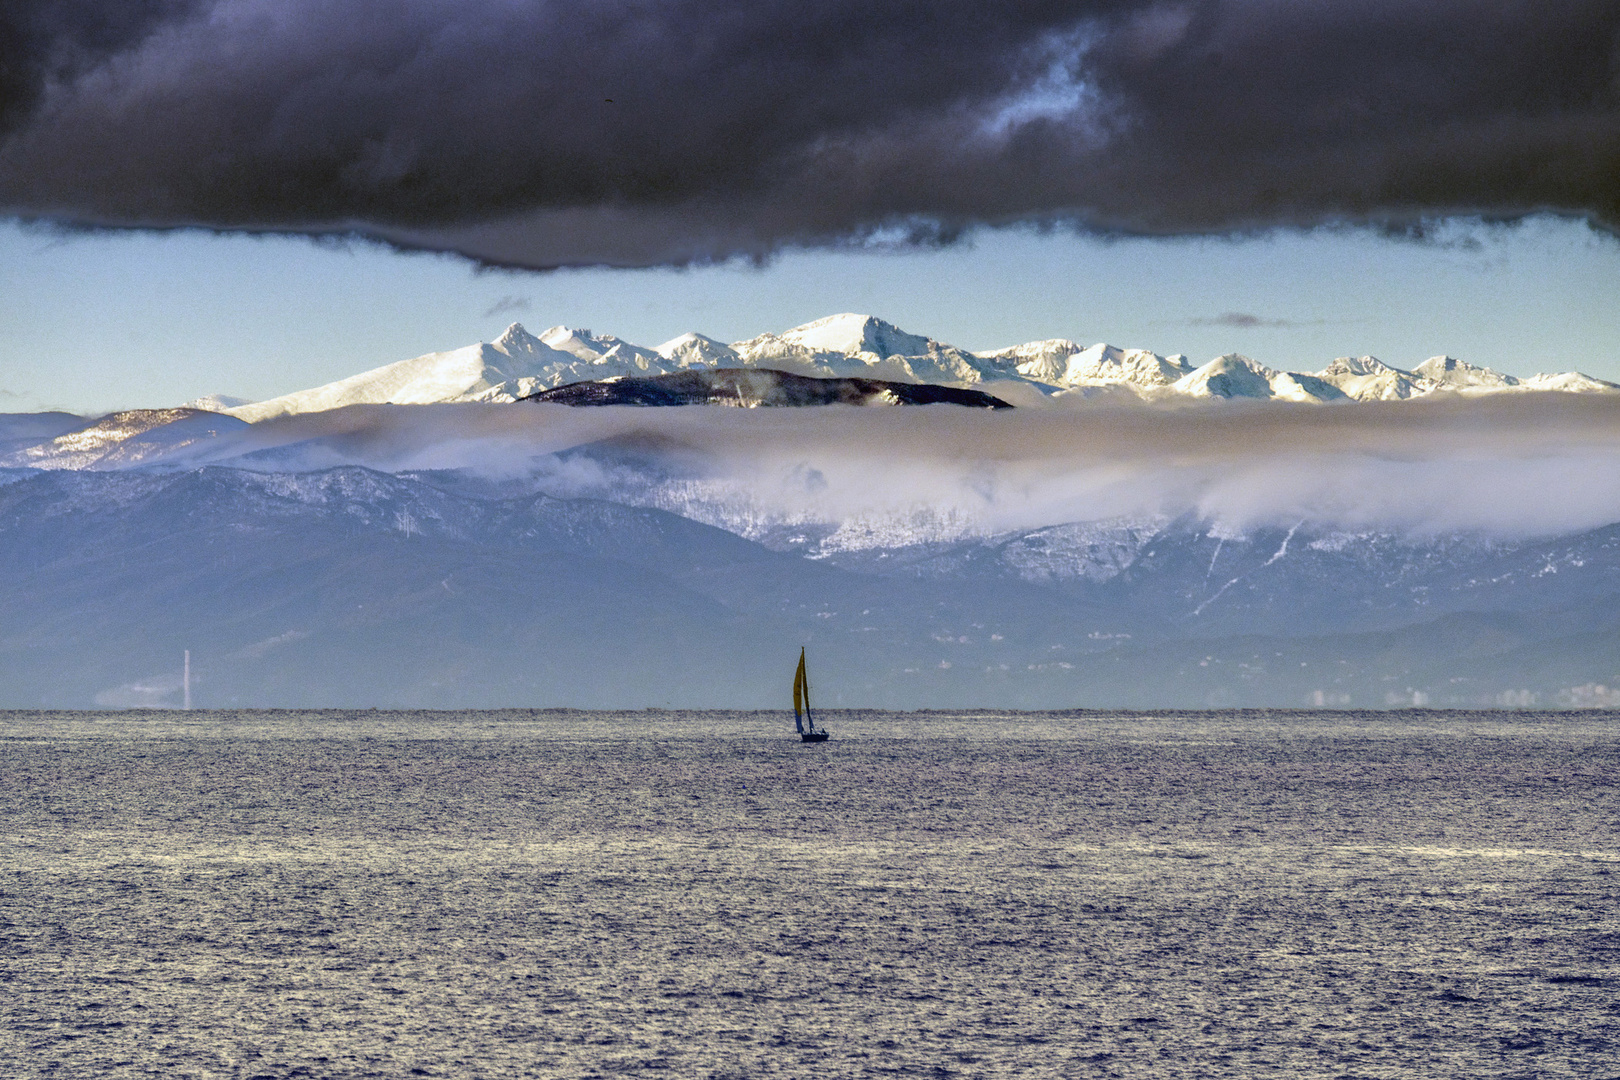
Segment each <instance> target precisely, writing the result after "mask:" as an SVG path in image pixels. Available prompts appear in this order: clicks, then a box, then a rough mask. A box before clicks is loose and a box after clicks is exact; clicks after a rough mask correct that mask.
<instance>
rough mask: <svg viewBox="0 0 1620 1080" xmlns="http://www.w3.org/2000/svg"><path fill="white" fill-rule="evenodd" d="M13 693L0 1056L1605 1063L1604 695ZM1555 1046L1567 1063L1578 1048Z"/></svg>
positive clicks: (1393, 1066) (164, 1063)
mask: <svg viewBox="0 0 1620 1080" xmlns="http://www.w3.org/2000/svg"><path fill="white" fill-rule="evenodd" d="M822 721H823V723H825V724H826V726H828V727H829V728H830V729H832V731H833V733H834V735H833V741H832V742H830V743H827V744H824V745H821V746H817V747H815V748H813V749H810V748H802V747H800V746H799V744H798V743H797V742H796V741H794V740H792V738H791V730H792V718H791V716H787V715H784V714H783V713H782V712H771V713H712V712H711V713H701V712H700V713H670V712H663V711H658V710H649V711H645V712H637V713H618V714H586V713H572V712H567V711H553V712H513V711H505V712H495V713H389V712H376V711H365V712H357V713H339V712H317V713H298V712H291V713H288V712H279V713H278V712H270V713H255V712H224V713H178V712H145V713H133V714H107V713H100V714H74V713H10V714H7V715H5V716H4V717H3V718H0V725H3V733H4V736H5V738H6V742H7V745H8V747H9V749H8V751H7V764H6V784H5V786H4V794H3V795H0V800H3V804H4V812H5V815H6V818H7V820H8V821H10V822H12V823H13V828H12V829H11V830H10V831H9V832H8V836H7V838H6V840H5V841H4V861H5V864H6V866H7V873H6V884H5V889H6V893H7V895H8V898H9V899H8V905H7V906H8V910H9V915H8V919H7V925H6V928H5V934H4V940H5V945H6V952H7V956H8V961H7V967H8V969H9V972H10V979H11V983H10V985H11V987H12V990H11V992H9V993H8V994H7V995H6V1003H5V1004H4V1005H3V1006H0V1015H3V1017H4V1019H5V1023H4V1024H3V1025H0V1050H3V1052H4V1054H5V1057H6V1060H7V1061H8V1062H10V1063H11V1067H12V1068H13V1069H17V1070H20V1073H21V1074H25V1075H46V1074H48V1073H49V1072H50V1071H51V1070H52V1069H55V1070H64V1069H65V1070H67V1071H70V1072H74V1073H76V1074H92V1073H94V1074H100V1075H106V1074H117V1075H124V1076H174V1075H197V1076H240V1077H248V1076H278V1077H279V1076H321V1077H364V1076H405V1075H424V1076H467V1075H489V1074H497V1073H498V1074H500V1075H509V1076H558V1075H571V1076H594V1075H609V1074H612V1075H621V1076H623V1075H670V1074H672V1073H673V1074H679V1075H685V1076H711V1077H742V1076H749V1077H768V1076H781V1077H792V1076H806V1075H812V1076H852V1077H855V1076H881V1075H896V1074H898V1075H930V1076H960V1077H973V1076H1006V1077H1011V1076H1069V1077H1086V1076H1095V1077H1105V1076H1130V1077H1138V1076H1139V1077H1193V1076H1213V1077H1233V1078H1237V1077H1247V1076H1253V1075H1256V1074H1257V1073H1260V1072H1277V1073H1279V1074H1287V1075H1315V1074H1321V1073H1327V1072H1333V1073H1337V1072H1353V1073H1355V1074H1357V1075H1364V1076H1396V1075H1410V1074H1411V1073H1413V1072H1414V1071H1417V1072H1425V1073H1432V1074H1436V1075H1448V1076H1479V1077H1487V1076H1492V1077H1494V1076H1503V1077H1506V1076H1520V1075H1537V1076H1544V1077H1576V1076H1593V1075H1600V1076H1601V1075H1607V1073H1605V1072H1603V1063H1611V1064H1612V1063H1613V1062H1614V1061H1616V1060H1617V1056H1620V1055H1617V1052H1616V1045H1617V1044H1616V1040H1617V1038H1620V1028H1617V1026H1616V1021H1615V1017H1614V1010H1613V1007H1612V1000H1611V999H1612V987H1613V985H1614V983H1615V981H1616V980H1617V979H1620V970H1617V968H1616V963H1615V957H1614V943H1615V936H1616V932H1617V927H1616V925H1615V922H1614V919H1613V916H1612V911H1613V904H1612V898H1613V888H1614V887H1613V874H1614V873H1615V872H1616V870H1617V868H1620V848H1617V847H1616V845H1615V843H1614V831H1613V828H1612V825H1613V820H1614V818H1615V815H1616V813H1617V811H1620V806H1617V805H1616V801H1615V799H1616V793H1615V786H1614V783H1613V774H1614V772H1615V769H1616V767H1617V766H1620V760H1617V756H1616V745H1615V739H1614V723H1615V717H1614V716H1613V715H1612V714H1607V713H1605V714H1595V713H1594V714H1585V715H1578V716H1570V715H1558V716H1549V715H1537V714H1478V713H1473V714H1469V713H1443V712H1442V713H1435V712H1427V713H1388V714H1355V713H1344V712H1337V713H1318V714H1299V713H1294V714H1282V713H1269V714H1255V713H1248V714H1245V713H1197V714H1190V715H1177V714H1146V715H1118V714H1115V715H1109V714H1099V713H1091V714H1076V713H1066V714H1045V715H1030V714H1024V715H1008V714H985V713H970V714H964V713H911V714H884V713H871V712H856V711H848V710H833V711H828V712H825V713H823V715H822ZM1594 1070H1595V1071H1594Z"/></svg>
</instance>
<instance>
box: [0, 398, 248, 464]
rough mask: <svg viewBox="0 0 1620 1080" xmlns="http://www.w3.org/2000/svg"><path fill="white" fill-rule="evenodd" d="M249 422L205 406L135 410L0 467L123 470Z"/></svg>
mask: <svg viewBox="0 0 1620 1080" xmlns="http://www.w3.org/2000/svg"><path fill="white" fill-rule="evenodd" d="M247 426H248V425H247V423H246V422H245V421H243V420H240V419H238V418H236V417H233V416H226V415H224V414H222V413H217V412H209V411H207V410H204V409H131V410H129V411H128V412H119V413H113V414H112V415H110V416H104V417H102V418H101V419H100V420H97V421H94V422H90V423H85V424H84V425H83V426H81V427H79V428H78V429H77V430H74V431H69V432H67V433H65V434H62V435H58V436H57V437H56V438H54V439H50V440H48V441H43V442H38V443H34V444H31V445H27V446H24V447H22V448H21V449H16V450H13V451H11V452H10V453H8V454H4V455H0V466H5V467H8V468H35V469H123V468H128V467H130V466H133V465H141V464H144V463H145V462H147V461H150V460H154V459H156V458H158V457H161V456H162V455H164V454H168V453H172V452H174V451H176V450H179V449H182V448H185V447H190V446H195V445H197V444H198V443H202V442H207V441H210V440H213V439H217V438H219V437H220V436H221V435H222V434H229V433H230V432H231V431H233V430H239V429H242V428H245V427H247Z"/></svg>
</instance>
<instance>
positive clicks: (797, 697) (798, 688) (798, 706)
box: [793, 647, 810, 731]
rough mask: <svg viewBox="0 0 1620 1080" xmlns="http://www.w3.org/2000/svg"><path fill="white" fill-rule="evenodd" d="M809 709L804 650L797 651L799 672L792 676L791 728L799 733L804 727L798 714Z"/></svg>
mask: <svg viewBox="0 0 1620 1080" xmlns="http://www.w3.org/2000/svg"><path fill="white" fill-rule="evenodd" d="M809 707H810V683H809V681H808V680H807V679H806V678H805V677H804V649H803V648H802V647H801V648H800V649H799V670H798V671H796V672H794V674H793V726H794V727H796V728H798V729H799V730H800V731H803V730H804V725H803V724H802V723H801V722H800V720H799V713H800V712H801V711H803V710H808V709H809Z"/></svg>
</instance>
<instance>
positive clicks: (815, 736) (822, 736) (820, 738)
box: [799, 731, 827, 742]
mask: <svg viewBox="0 0 1620 1080" xmlns="http://www.w3.org/2000/svg"><path fill="white" fill-rule="evenodd" d="M799 741H800V742H826V741H827V733H826V732H825V731H801V732H799Z"/></svg>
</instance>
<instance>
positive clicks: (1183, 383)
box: [189, 314, 1620, 422]
mask: <svg viewBox="0 0 1620 1080" xmlns="http://www.w3.org/2000/svg"><path fill="white" fill-rule="evenodd" d="M731 367H751V368H770V369H774V370H780V371H786V372H789V373H790V374H795V375H807V376H813V377H819V378H863V379H878V380H883V381H889V382H909V383H927V384H937V385H942V386H954V387H973V386H977V385H979V384H981V383H1002V384H1007V383H1016V384H1023V386H1024V387H1026V388H1027V389H1026V390H1024V391H1022V392H1023V393H1026V394H1028V395H1030V397H1029V400H1039V399H1038V397H1036V395H1037V394H1038V395H1043V396H1055V397H1062V396H1065V395H1077V396H1080V397H1089V396H1092V395H1093V394H1096V393H1099V392H1109V393H1113V394H1116V395H1117V394H1119V393H1122V392H1123V393H1126V394H1129V395H1131V396H1133V397H1135V398H1140V399H1142V400H1143V401H1148V402H1174V401H1187V402H1196V401H1200V400H1210V399H1227V398H1248V399H1259V400H1275V401H1287V402H1301V403H1308V404H1321V403H1329V402H1345V401H1394V400H1403V399H1407V398H1414V397H1424V396H1427V395H1429V394H1434V393H1443V392H1449V393H1457V394H1464V395H1477V394H1491V393H1502V392H1510V391H1511V392H1521V393H1522V392H1536V391H1557V392H1564V393H1615V392H1617V391H1620V386H1617V385H1616V384H1614V383H1608V382H1604V381H1603V380H1601V379H1594V378H1592V377H1591V376H1588V375H1582V374H1580V373H1579V372H1566V373H1562V374H1553V375H1536V376H1534V377H1532V378H1526V379H1519V378H1516V377H1514V376H1511V375H1503V374H1500V373H1498V372H1495V371H1491V370H1490V369H1489V368H1482V367H1476V366H1474V365H1471V364H1467V363H1464V362H1463V361H1461V360H1457V359H1454V358H1452V357H1446V356H1439V357H1434V358H1432V359H1429V360H1425V361H1424V362H1423V363H1421V364H1419V365H1417V366H1416V367H1415V368H1413V369H1412V370H1410V371H1408V370H1404V369H1402V368H1397V367H1393V366H1391V365H1388V364H1385V363H1383V362H1382V361H1380V360H1378V359H1377V358H1376V357H1371V356H1362V357H1340V358H1338V359H1336V360H1334V361H1333V362H1332V363H1331V364H1329V365H1328V366H1327V367H1326V368H1324V369H1323V370H1321V371H1318V372H1314V373H1305V372H1295V371H1281V370H1277V369H1274V368H1270V367H1267V366H1266V365H1264V364H1261V363H1258V362H1256V361H1255V360H1252V359H1250V358H1249V357H1246V356H1241V355H1239V354H1236V353H1231V354H1227V355H1225V356H1220V357H1217V358H1215V359H1214V360H1211V361H1210V362H1209V363H1207V364H1204V365H1202V366H1201V367H1194V366H1193V365H1192V364H1191V363H1189V362H1188V360H1187V358H1186V357H1185V356H1181V355H1179V354H1172V355H1161V354H1159V353H1156V352H1152V351H1151V350H1147V349H1121V348H1117V347H1115V346H1113V345H1108V344H1102V343H1099V344H1094V345H1091V346H1082V345H1079V344H1077V343H1076V342H1073V341H1069V340H1067V339H1061V338H1058V339H1051V340H1045V341H1032V342H1028V343H1026V344H1023V345H1015V346H1011V347H1009V348H1004V349H994V350H990V351H987V352H977V353H975V352H969V351H968V350H966V349H961V348H958V347H956V346H954V345H948V344H945V343H944V342H940V341H937V340H935V339H933V338H930V337H926V336H924V335H921V334H913V333H910V332H908V331H905V330H902V329H900V328H899V327H897V326H895V325H893V324H892V323H888V322H884V321H883V320H882V319H879V318H876V317H874V316H871V315H858V314H843V315H833V316H829V317H828V318H825V319H818V320H816V321H815V322H811V323H806V324H805V325H803V326H797V327H794V328H793V329H791V330H786V331H783V332H781V333H768V334H761V335H759V336H758V337H754V338H750V339H748V340H747V341H739V342H734V343H732V344H730V345H727V344H724V343H722V342H720V341H716V340H715V339H713V338H710V337H705V336H704V335H702V334H697V333H688V334H683V335H681V336H680V337H677V338H674V339H672V340H670V341H666V342H665V343H664V344H662V345H660V346H658V347H657V348H646V347H644V346H640V345H635V344H632V343H630V342H628V341H624V340H622V339H620V338H617V337H614V336H612V335H610V334H595V333H592V332H591V331H589V330H584V329H578V328H573V327H568V326H554V327H552V328H550V329H549V330H546V331H545V332H544V333H541V334H540V335H538V336H536V335H534V334H531V333H529V331H527V330H525V329H524V328H523V326H522V325H520V324H518V323H513V324H512V325H511V326H509V327H508V328H507V329H506V332H505V333H503V334H502V335H501V336H500V337H498V338H496V339H495V340H494V341H492V342H480V343H479V344H477V345H469V346H466V347H464V348H460V349H452V350H450V351H448V352H437V353H428V354H426V355H424V356H418V357H415V358H413V359H410V360H401V361H399V362H397V363H394V364H388V365H386V366H384V367H380V368H376V369H374V370H372V371H366V372H362V373H360V374H359V375H353V376H350V377H349V378H346V379H340V380H338V381H337V382H334V383H328V384H327V385H325V386H318V387H315V388H313V389H310V390H301V391H298V392H296V393H292V394H285V395H283V396H281V397H277V398H272V399H270V400H269V401H261V402H255V403H252V404H233V403H232V400H231V399H226V398H223V397H221V396H219V395H212V396H210V397H209V398H206V399H198V400H197V401H195V402H191V403H189V404H190V405H192V406H193V407H197V408H203V409H211V410H214V411H220V412H226V413H228V414H229V415H232V416H235V417H238V418H240V419H243V420H247V421H249V422H256V421H259V420H264V419H268V418H270V417H272V416H280V415H283V414H287V413H305V412H317V411H321V410H325V409H334V408H339V407H341V406H345V405H358V404H384V403H392V404H402V405H409V404H428V403H434V402H474V401H482V402H510V401H516V400H518V399H520V398H524V397H529V396H531V395H533V394H535V393H538V392H540V391H543V390H550V389H554V388H556V387H559V386H564V385H567V384H569V383H575V382H586V381H594V382H601V381H604V380H607V379H614V378H621V377H625V376H636V377H642V376H657V375H667V374H672V373H674V372H678V371H688V370H693V369H713V368H731ZM992 392H995V391H994V390H993V389H992ZM1021 400H1022V399H1021Z"/></svg>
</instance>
